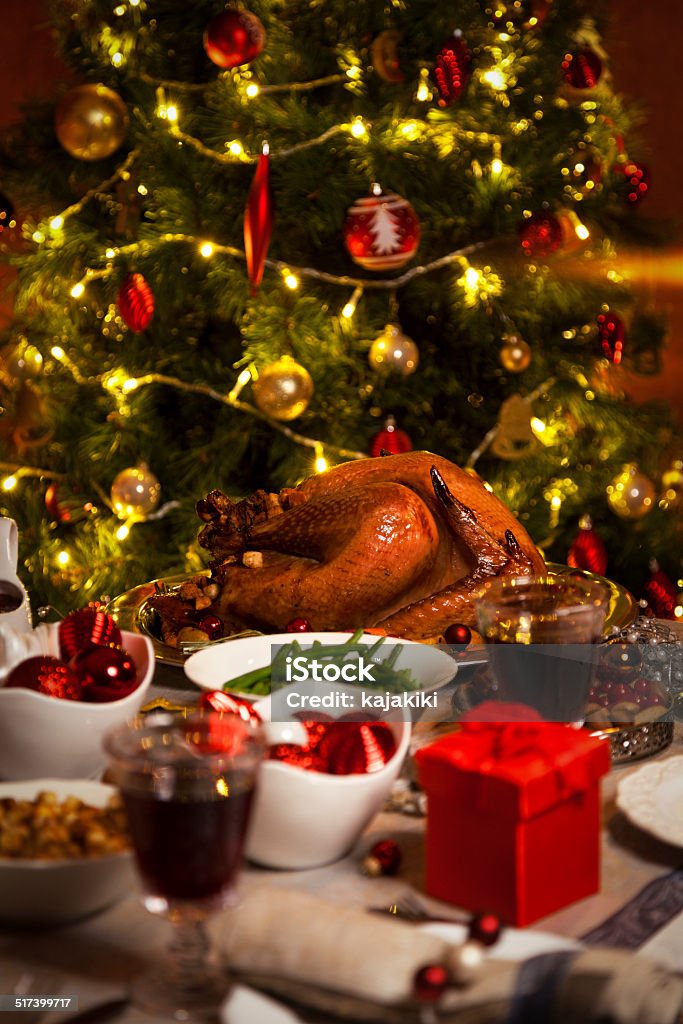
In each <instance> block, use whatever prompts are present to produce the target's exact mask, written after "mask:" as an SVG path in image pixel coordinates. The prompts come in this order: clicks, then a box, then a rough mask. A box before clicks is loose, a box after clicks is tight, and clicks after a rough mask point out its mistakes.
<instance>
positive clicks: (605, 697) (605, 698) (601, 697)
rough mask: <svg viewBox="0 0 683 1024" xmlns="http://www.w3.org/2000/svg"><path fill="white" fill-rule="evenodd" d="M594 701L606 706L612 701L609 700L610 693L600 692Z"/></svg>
mask: <svg viewBox="0 0 683 1024" xmlns="http://www.w3.org/2000/svg"><path fill="white" fill-rule="evenodd" d="M595 703H596V704H599V705H600V707H603V708H608V707H609V706H610V704H611V703H612V700H611V698H610V695H609V694H608V693H600V694H598V696H597V697H596V698H595Z"/></svg>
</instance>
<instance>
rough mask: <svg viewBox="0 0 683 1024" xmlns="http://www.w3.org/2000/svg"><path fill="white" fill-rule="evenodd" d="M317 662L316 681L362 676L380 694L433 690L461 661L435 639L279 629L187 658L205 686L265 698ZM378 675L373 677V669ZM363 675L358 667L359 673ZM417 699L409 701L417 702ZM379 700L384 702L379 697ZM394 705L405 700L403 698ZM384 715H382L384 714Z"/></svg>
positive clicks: (191, 673) (192, 674)
mask: <svg viewBox="0 0 683 1024" xmlns="http://www.w3.org/2000/svg"><path fill="white" fill-rule="evenodd" d="M361 661H364V662H365V664H366V666H367V665H368V664H371V665H372V666H373V668H372V671H371V673H370V672H368V671H367V668H366V675H365V677H364V678H361V679H360V680H357V679H356V678H354V665H355V666H357V665H358V664H359V662H361ZM316 663H317V665H318V668H317V675H316V681H318V682H320V683H326V684H329V685H330V686H334V685H335V684H337V683H339V684H342V685H343V684H347V683H349V682H359V684H360V685H362V686H363V687H375V688H376V689H377V691H378V694H379V693H381V694H389V695H392V694H396V695H400V694H403V693H406V692H411V691H430V692H431V691H433V690H437V689H439V688H440V687H442V686H445V685H446V684H447V683H449V682H450V681H451V680H452V679H453V678H454V677H455V674H456V672H457V664H456V662H455V661H454V659H453V658H452V657H450V655H449V654H448V653H447V648H444V649H439V648H438V647H436V646H434V645H430V644H420V643H415V642H413V641H410V640H399V639H394V638H392V637H385V636H379V637H378V636H376V635H375V634H372V633H364V632H363V631H362V630H357V631H356V632H355V633H351V632H346V633H341V632H340V633H314V632H310V633H298V634H293V633H275V634H272V635H269V636H249V637H243V638H241V639H237V640H229V641H225V642H221V641H218V642H216V643H213V644H208V645H207V646H206V647H203V648H202V649H201V650H199V651H197V652H196V653H195V654H192V655H191V656H190V657H189V658H188V659H187V661H186V662H185V665H184V668H185V674H186V675H187V677H188V678H189V679H190V680H191V681H192V682H193V683H194V684H195V686H198V687H199V688H200V689H202V690H225V691H226V692H229V693H233V694H236V695H238V696H240V697H244V698H249V699H251V700H254V701H256V700H259V699H260V698H262V697H265V696H269V695H270V694H271V692H272V691H273V689H274V688H276V687H277V686H278V685H283V684H285V683H292V682H294V683H296V682H298V681H302V680H304V679H306V680H308V679H309V678H310V677H311V675H312V666H314V665H315V664H316ZM370 674H371V675H372V677H373V678H372V679H368V676H369V675H370ZM355 675H356V676H357V675H358V672H356V673H355ZM416 703H417V702H415V701H412V702H407V704H406V706H408V707H411V706H413V707H414V706H415V705H416ZM376 706H377V707H380V702H379V700H378V701H377V702H376ZM393 706H394V707H398V706H399V702H398V700H397V701H395V702H394V705H393ZM379 717H382V716H381V715H380V716H379Z"/></svg>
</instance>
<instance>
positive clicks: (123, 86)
mask: <svg viewBox="0 0 683 1024" xmlns="http://www.w3.org/2000/svg"><path fill="white" fill-rule="evenodd" d="M52 13H53V21H54V27H55V36H56V39H57V40H58V42H59V44H60V48H61V50H62V52H63V54H64V57H65V59H66V60H67V62H68V63H69V64H70V65H71V66H72V68H73V69H74V71H75V73H76V75H77V80H78V82H79V83H80V84H76V85H74V84H69V85H68V86H66V85H65V86H64V88H63V90H62V94H61V95H60V96H59V97H58V98H57V100H56V101H55V102H54V103H51V104H42V105H36V106H33V107H32V108H31V109H30V110H27V111H26V117H25V120H24V121H23V123H22V124H21V125H20V126H19V127H18V128H17V129H16V130H14V131H13V132H12V133H11V135H9V136H7V137H6V138H5V139H4V140H3V142H2V150H1V152H0V188H1V189H2V193H3V195H2V200H1V203H2V208H3V216H4V221H5V229H4V237H5V239H6V243H5V250H6V253H7V254H8V255H7V258H8V259H11V261H12V262H13V263H14V264H15V265H16V266H17V267H18V269H19V277H18V283H17V287H16V298H15V319H14V322H13V324H12V327H11V329H10V331H9V332H8V333H7V336H6V337H5V338H4V344H3V349H2V361H1V364H0V367H1V374H0V386H1V392H2V393H1V395H0V403H1V404H2V406H3V408H4V413H3V415H2V418H0V435H1V444H2V451H1V452H0V459H1V460H2V461H1V470H2V474H3V475H2V481H1V484H0V487H1V488H2V490H1V493H2V499H3V500H2V511H3V512H4V513H5V514H9V515H11V516H13V517H14V518H15V519H16V520H17V521H18V523H19V525H20V530H21V536H22V552H21V554H22V564H21V565H20V572H21V574H22V575H23V577H24V579H25V581H26V583H27V585H29V587H30V589H31V591H32V593H33V596H34V604H35V603H46V602H54V603H55V604H56V605H57V606H59V607H62V608H65V607H69V606H79V605H82V604H83V603H84V601H86V600H88V599H91V598H100V597H101V596H102V595H105V594H108V595H112V596H113V595H114V594H117V593H120V592H121V591H124V590H127V589H128V588H129V587H131V586H133V585H135V584H137V583H142V582H144V581H146V580H149V579H153V578H156V577H164V576H167V575H169V574H172V573H177V572H183V571H195V570H197V569H199V568H200V567H202V566H203V565H204V564H205V552H202V550H201V549H200V548H199V547H198V546H197V544H196V535H197V529H198V526H199V522H198V519H197V517H196V513H195V504H196V502H197V500H198V499H200V498H201V497H202V496H203V495H204V494H205V493H207V492H208V491H209V490H211V489H212V488H220V489H222V490H224V491H225V492H226V493H228V494H230V495H232V496H241V495H244V494H247V493H249V492H251V491H253V490H254V489H256V488H258V487H264V488H267V489H270V490H273V489H277V488H279V487H281V486H283V485H287V484H293V483H295V482H296V481H297V480H300V479H301V478H302V477H304V476H306V475H308V474H310V473H313V472H324V471H325V469H326V467H327V466H329V465H333V464H336V463H339V462H342V461H345V460H348V459H355V458H361V457H364V456H366V455H368V454H369V453H375V454H376V453H378V452H379V450H380V449H382V448H384V449H388V450H393V451H397V450H404V449H406V448H409V447H410V446H412V447H413V448H425V449H428V450H431V451H434V452H437V453H439V454H441V455H444V456H446V457H447V458H449V459H452V460H453V461H455V462H457V463H459V464H461V465H463V466H468V467H469V468H470V470H471V471H472V472H473V473H477V474H479V475H480V476H481V477H482V479H483V480H485V481H486V482H487V485H488V486H490V487H491V488H492V489H493V490H494V491H495V492H496V493H497V494H498V495H499V496H500V497H501V498H502V499H503V500H504V501H505V502H506V503H507V504H508V506H509V507H510V508H511V509H512V510H513V511H514V512H515V513H516V514H517V515H518V516H519V518H520V519H521V520H522V521H523V523H524V525H525V526H526V527H527V529H528V530H529V531H530V533H531V534H532V536H533V537H534V539H535V540H536V542H537V543H538V544H539V545H540V546H541V547H542V549H543V551H544V553H545V555H546V558H547V559H548V560H553V561H556V562H561V563H565V562H567V561H568V560H569V561H570V562H571V563H573V564H577V565H579V566H582V567H585V568H592V569H594V570H597V571H600V572H606V573H607V574H608V575H609V576H611V577H612V578H613V579H616V580H618V581H620V582H621V583H623V584H625V585H627V586H629V587H630V588H632V589H633V590H634V592H636V593H637V594H641V593H643V587H644V586H646V585H648V584H651V583H652V579H649V578H648V573H649V569H648V564H649V561H650V559H652V558H656V559H658V560H659V563H660V566H661V572H660V576H659V577H657V579H656V581H655V582H657V583H658V585H659V586H660V589H661V588H663V592H664V596H665V597H667V595H668V597H667V600H668V604H666V601H665V602H664V604H666V608H664V606H663V604H662V603H661V602H660V603H659V605H658V607H657V608H656V610H657V611H658V612H659V613H662V612H663V611H664V613H667V612H668V613H669V614H674V611H675V608H676V605H677V603H678V600H677V598H676V594H675V586H674V585H673V584H672V583H671V580H672V579H673V580H674V581H675V580H676V578H677V577H678V576H680V575H681V561H680V548H681V545H680V536H681V534H680V525H681V524H680V507H681V502H682V500H683V499H682V498H681V495H682V493H683V467H682V466H681V463H680V462H677V461H676V459H677V458H678V459H680V457H681V451H680V449H679V450H678V451H676V449H675V440H674V434H673V427H672V423H671V420H670V416H669V413H668V411H667V409H666V408H663V407H660V406H657V405H647V406H645V405H643V406H639V407H635V406H633V405H632V404H630V403H629V402H628V400H627V399H626V397H625V394H624V385H623V381H622V372H623V369H624V368H628V369H629V370H631V371H633V372H652V371H653V369H654V368H656V366H657V360H658V352H659V350H660V348H661V346H662V343H663V338H664V333H665V328H664V324H663V322H662V320H661V318H660V317H659V316H658V315H657V314H656V313H652V312H650V311H648V310H646V309H643V308H642V307H641V304H639V302H638V300H637V298H636V297H634V295H633V294H631V292H630V290H629V288H628V282H627V281H625V280H624V278H623V277H622V274H621V273H620V267H619V253H618V251H617V248H616V245H617V241H618V240H619V241H621V240H624V241H628V240H629V239H642V238H643V237H645V236H646V235H648V234H649V233H650V229H649V226H648V225H647V222H646V220H645V219H644V217H643V212H642V209H641V204H643V203H645V204H646V193H647V190H648V187H649V180H648V174H647V170H646V168H645V167H644V166H643V164H642V163H641V162H640V160H639V156H638V152H637V148H635V149H634V143H633V142H632V139H631V136H632V123H631V122H632V111H630V110H629V109H627V108H626V106H625V104H623V103H622V102H621V101H620V99H619V98H618V97H617V96H615V95H614V93H613V91H612V89H611V87H610V76H609V69H608V63H607V59H606V54H605V53H604V51H603V49H602V45H601V41H600V35H599V28H600V26H599V24H596V22H595V21H594V20H592V19H594V17H595V4H587V3H585V2H582V0H501V2H499V3H498V2H489V0H456V2H455V3H454V4H450V5H441V4H436V3H434V2H433V0H393V2H392V4H390V5H389V4H387V3H385V2H384V0H382V2H381V3H380V2H375V0H347V2H345V3H341V2H340V0H290V2H288V3H282V2H278V0H250V6H249V9H247V8H246V7H243V6H241V7H239V8H238V7H227V8H226V7H225V6H224V4H223V3H222V2H219V0H195V2H193V3H192V4H186V3H180V2H179V0H121V2H120V3H119V4H113V3H112V0H70V2H69V3H66V4H65V3H63V2H61V0H53V2H52ZM589 14H590V18H589ZM13 217H16V218H17V219H18V221H19V222H20V225H21V228H20V229H19V228H16V229H14V235H13V232H12V230H11V228H10V224H11V223H13ZM19 232H21V238H17V235H18V234H19ZM587 515H590V517H591V519H592V530H591V529H580V528H579V524H580V523H581V522H582V520H583V519H584V517H585V516H587ZM582 525H583V526H584V527H585V526H586V525H587V524H586V522H585V521H583V522H582ZM605 549H606V550H605ZM672 587H673V590H672ZM658 593H659V591H658ZM660 596H661V595H660Z"/></svg>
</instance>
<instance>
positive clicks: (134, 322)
mask: <svg viewBox="0 0 683 1024" xmlns="http://www.w3.org/2000/svg"><path fill="white" fill-rule="evenodd" d="M117 302H118V307H119V313H120V314H121V317H122V319H123V321H124V323H125V324H127V326H128V327H130V329H131V331H135V332H136V334H139V333H140V331H144V330H146V329H147V327H149V325H150V323H151V321H152V317H153V315H154V295H153V294H152V289H151V288H150V286H149V285H148V284H147V282H146V281H145V279H144V277H143V276H142V274H129V275H128V277H126V278H124V280H123V281H122V282H121V286H120V288H119V294H118V298H117Z"/></svg>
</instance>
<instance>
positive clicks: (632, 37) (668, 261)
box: [0, 0, 683, 420]
mask: <svg viewBox="0 0 683 1024" xmlns="http://www.w3.org/2000/svg"><path fill="white" fill-rule="evenodd" d="M1 6H2V59H1V60H0V127H1V126H3V125H5V124H7V123H9V122H11V121H12V120H14V119H16V118H17V117H18V116H19V111H18V104H19V103H20V102H21V101H22V99H23V98H25V97H29V96H50V95H51V93H52V91H53V88H54V83H55V82H56V81H57V80H58V79H59V78H60V77H62V76H63V75H64V73H65V72H64V68H63V66H62V65H61V64H60V62H59V61H58V59H57V58H56V57H55V56H54V54H53V50H52V40H51V37H50V32H49V27H48V19H47V15H46V9H45V3H44V0H1ZM681 38H683V4H673V3H670V2H666V0H651V2H649V3H643V2H642V0H613V2H612V17H611V23H610V26H609V30H608V33H607V38H606V46H607V49H608V51H609V53H610V56H611V62H610V66H611V71H612V74H613V77H614V84H615V87H616V89H617V90H618V91H619V92H622V93H624V94H625V95H627V96H628V97H629V98H630V99H632V100H637V101H642V102H643V105H644V108H645V109H646V111H647V117H646V121H645V123H644V125H643V126H642V129H641V137H642V139H643V145H642V147H641V148H640V149H639V150H638V151H634V152H633V153H632V155H633V156H640V157H641V158H642V159H644V160H646V161H647V163H648V164H649V167H650V169H651V172H652V187H651V189H650V193H649V195H648V197H647V200H646V204H647V205H646V206H644V209H645V210H646V211H647V212H648V213H650V214H652V215H656V216H660V217H664V218H666V219H667V220H668V221H674V222H676V223H677V224H681V223H683V184H682V183H681V161H682V153H681V150H682V149H683V143H682V141H681V139H682V137H683V88H681V85H680V75H681V69H680V40H681ZM1 188H2V183H1V182H0V189H1ZM678 238H679V239H680V240H681V242H679V243H678V244H677V245H675V246H672V247H670V248H669V249H668V250H667V251H665V252H663V253H660V252H658V253H656V254H638V255H637V257H636V258H635V259H634V258H629V261H628V266H629V268H630V269H629V273H630V275H631V276H632V277H633V279H634V280H635V281H637V283H638V286H639V288H641V289H642V294H643V301H644V302H647V303H651V304H653V305H654V306H655V307H657V308H662V309H664V310H665V311H666V312H667V313H668V316H669V321H670V325H671V331H670V338H669V346H668V350H667V354H666V357H665V365H664V371H663V372H662V373H661V374H660V375H659V376H657V377H654V378H647V379H642V378H639V379H638V380H637V381H632V382H630V385H629V386H630V388H631V389H632V391H633V393H634V394H635V395H636V396H638V397H641V398H648V397H653V396H657V395H660V396H664V397H667V398H668V399H669V400H670V401H671V402H672V404H674V405H675V406H676V407H677V409H678V411H679V413H680V415H681V419H682V420H683V386H682V385H683V341H682V339H683V247H682V244H681V243H683V232H681V230H680V229H679V231H678ZM6 279H7V276H6V273H5V275H4V280H6ZM2 283H3V278H2V277H0V286H1V285H2ZM6 315H7V302H6V301H5V304H4V311H3V308H2V307H1V306H0V317H3V316H6Z"/></svg>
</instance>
